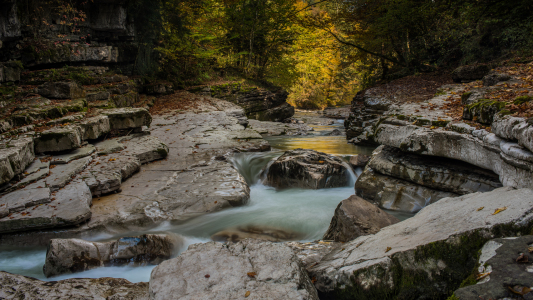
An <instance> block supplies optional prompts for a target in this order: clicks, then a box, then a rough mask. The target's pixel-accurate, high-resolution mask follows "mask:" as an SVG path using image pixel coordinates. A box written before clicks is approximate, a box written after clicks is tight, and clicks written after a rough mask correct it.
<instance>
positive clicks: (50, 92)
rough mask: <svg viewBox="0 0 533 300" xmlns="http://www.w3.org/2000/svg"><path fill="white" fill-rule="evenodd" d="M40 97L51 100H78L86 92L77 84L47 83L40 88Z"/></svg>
mask: <svg viewBox="0 0 533 300" xmlns="http://www.w3.org/2000/svg"><path fill="white" fill-rule="evenodd" d="M38 93H39V95H41V96H43V97H46V98H51V99H78V98H84V97H85V91H84V90H83V88H82V87H81V86H79V85H78V84H77V83H76V82H47V83H45V84H43V85H41V86H40V87H39V88H38Z"/></svg>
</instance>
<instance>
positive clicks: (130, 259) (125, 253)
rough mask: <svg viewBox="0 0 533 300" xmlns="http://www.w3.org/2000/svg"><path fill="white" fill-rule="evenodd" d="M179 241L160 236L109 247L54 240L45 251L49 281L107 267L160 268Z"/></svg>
mask: <svg viewBox="0 0 533 300" xmlns="http://www.w3.org/2000/svg"><path fill="white" fill-rule="evenodd" d="M178 242H179V241H178V240H177V239H176V238H174V237H171V236H167V235H161V234H144V235H142V236H133V237H123V238H120V239H118V240H116V241H112V242H107V243H96V242H88V241H85V240H80V239H52V240H50V243H49V245H48V249H47V250H46V261H45V264H44V266H43V272H44V275H45V276H46V277H52V276H57V275H61V274H67V273H76V272H82V271H86V270H90V269H94V268H99V267H104V266H121V265H145V264H159V263H161V261H163V260H166V259H169V258H170V257H171V256H172V254H173V251H174V249H175V247H176V246H179V245H178Z"/></svg>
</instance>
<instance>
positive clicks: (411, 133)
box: [376, 123, 533, 188]
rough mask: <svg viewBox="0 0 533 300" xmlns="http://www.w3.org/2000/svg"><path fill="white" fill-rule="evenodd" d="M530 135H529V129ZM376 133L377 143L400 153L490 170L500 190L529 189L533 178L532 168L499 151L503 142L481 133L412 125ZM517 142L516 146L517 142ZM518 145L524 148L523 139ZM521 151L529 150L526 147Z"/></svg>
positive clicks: (388, 127) (389, 127)
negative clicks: (429, 156) (436, 157)
mask: <svg viewBox="0 0 533 300" xmlns="http://www.w3.org/2000/svg"><path fill="white" fill-rule="evenodd" d="M522 124H524V125H525V124H527V123H522ZM496 127H498V126H496ZM520 128H523V127H520ZM526 128H527V127H526ZM531 131H532V132H533V129H532V130H531ZM522 132H524V131H522ZM376 133H377V135H376V140H377V141H378V142H380V143H381V144H383V145H387V146H391V147H396V148H400V149H401V150H402V151H404V152H411V153H417V154H423V155H431V156H440V157H447V158H452V159H456V160H461V161H464V162H467V163H470V164H472V165H475V166H478V167H481V168H484V169H487V170H491V171H493V172H494V173H496V174H498V175H499V177H500V181H501V182H502V184H503V185H504V186H512V187H517V188H521V187H531V186H533V176H531V174H532V172H533V164H531V163H529V162H527V161H519V160H516V159H512V158H511V157H507V155H505V154H504V153H502V150H501V148H500V144H501V142H502V141H503V140H502V139H501V138H498V136H496V135H495V134H489V133H488V132H486V131H484V130H475V131H473V132H472V134H461V133H458V132H453V131H445V130H441V129H435V130H430V129H428V128H422V127H418V126H413V125H408V126H394V125H388V124H381V125H380V126H379V127H378V129H377V131H376ZM532 136H533V135H532ZM518 141H519V144H520V143H521V142H520V141H521V139H518ZM522 143H523V144H527V139H526V138H525V137H524V139H523V140H522ZM525 148H527V149H529V148H528V147H527V146H526V147H525Z"/></svg>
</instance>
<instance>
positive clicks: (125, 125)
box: [101, 108, 152, 130]
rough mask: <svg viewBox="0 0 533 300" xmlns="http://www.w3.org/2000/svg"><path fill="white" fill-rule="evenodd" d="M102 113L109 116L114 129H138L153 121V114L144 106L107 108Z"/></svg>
mask: <svg viewBox="0 0 533 300" xmlns="http://www.w3.org/2000/svg"><path fill="white" fill-rule="evenodd" d="M101 113H102V115H105V116H107V117H108V118H109V125H110V126H111V129H112V130H123V129H136V128H141V127H142V126H150V124H151V123H152V116H151V115H150V113H149V112H148V110H146V109H144V108H115V109H105V110H102V112H101Z"/></svg>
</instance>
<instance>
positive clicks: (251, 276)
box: [246, 272, 257, 278]
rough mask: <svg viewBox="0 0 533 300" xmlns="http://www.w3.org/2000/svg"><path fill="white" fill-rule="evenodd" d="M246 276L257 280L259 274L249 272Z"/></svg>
mask: <svg viewBox="0 0 533 300" xmlns="http://www.w3.org/2000/svg"><path fill="white" fill-rule="evenodd" d="M246 275H248V277H250V278H255V276H257V273H255V272H248V273H246Z"/></svg>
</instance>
